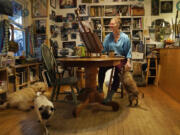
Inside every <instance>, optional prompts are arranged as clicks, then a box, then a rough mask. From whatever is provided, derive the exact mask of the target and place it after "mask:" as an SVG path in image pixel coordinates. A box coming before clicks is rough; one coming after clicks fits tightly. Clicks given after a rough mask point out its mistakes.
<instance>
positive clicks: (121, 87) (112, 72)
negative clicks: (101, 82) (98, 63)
mask: <svg viewBox="0 0 180 135" xmlns="http://www.w3.org/2000/svg"><path fill="white" fill-rule="evenodd" d="M114 71H115V67H113V68H112V70H111V75H110V79H109V85H108V92H107V93H109V92H110V91H111V84H112V79H113V75H114ZM123 72H124V67H123V68H122V71H121V72H120V82H119V88H120V89H121V91H120V92H118V91H117V92H116V93H120V94H121V98H123V97H124V95H123V92H124V88H123V85H122V74H123Z"/></svg>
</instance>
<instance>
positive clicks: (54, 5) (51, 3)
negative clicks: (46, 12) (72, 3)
mask: <svg viewBox="0 0 180 135" xmlns="http://www.w3.org/2000/svg"><path fill="white" fill-rule="evenodd" d="M50 5H51V7H52V8H54V9H56V0H50Z"/></svg>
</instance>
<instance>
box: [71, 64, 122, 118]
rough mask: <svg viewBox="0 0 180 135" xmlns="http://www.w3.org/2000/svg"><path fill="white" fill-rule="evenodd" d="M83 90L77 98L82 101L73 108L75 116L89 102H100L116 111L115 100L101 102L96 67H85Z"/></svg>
mask: <svg viewBox="0 0 180 135" xmlns="http://www.w3.org/2000/svg"><path fill="white" fill-rule="evenodd" d="M85 75H86V77H85V87H86V88H85V91H84V92H83V93H82V94H81V95H80V96H79V98H80V99H79V100H81V101H82V102H81V103H80V104H79V105H78V106H77V107H76V108H75V109H74V111H73V115H74V117H77V116H78V115H79V113H80V112H81V111H82V110H83V109H84V108H85V107H86V106H87V105H88V104H89V103H94V102H96V103H100V104H103V105H106V106H111V107H112V108H113V111H117V110H118V109H119V105H118V103H116V102H113V101H111V102H108V103H105V104H104V103H103V101H104V98H103V97H102V95H101V94H100V93H99V92H98V91H97V88H96V83H97V82H96V75H97V67H95V66H89V67H86V68H85Z"/></svg>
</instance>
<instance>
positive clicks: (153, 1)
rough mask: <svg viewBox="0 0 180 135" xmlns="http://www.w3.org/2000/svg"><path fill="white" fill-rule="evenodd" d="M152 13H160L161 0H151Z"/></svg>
mask: <svg viewBox="0 0 180 135" xmlns="http://www.w3.org/2000/svg"><path fill="white" fill-rule="evenodd" d="M151 15H157V16H158V15H159V0H151Z"/></svg>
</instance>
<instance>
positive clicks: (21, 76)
mask: <svg viewBox="0 0 180 135" xmlns="http://www.w3.org/2000/svg"><path fill="white" fill-rule="evenodd" d="M40 64H41V63H32V64H20V65H15V66H14V67H13V69H14V76H15V80H14V81H15V89H16V90H19V89H21V88H22V87H25V86H28V85H30V84H31V83H34V82H36V81H39V65H40Z"/></svg>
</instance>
